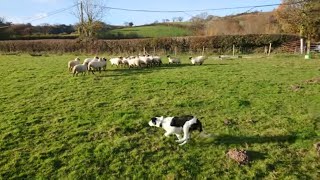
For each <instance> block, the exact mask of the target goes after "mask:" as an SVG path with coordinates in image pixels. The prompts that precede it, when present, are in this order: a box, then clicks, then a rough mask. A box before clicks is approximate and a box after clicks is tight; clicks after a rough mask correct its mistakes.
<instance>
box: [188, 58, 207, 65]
mask: <svg viewBox="0 0 320 180" xmlns="http://www.w3.org/2000/svg"><path fill="white" fill-rule="evenodd" d="M189 59H190V61H191V64H193V65H196V64H200V65H202V64H203V62H204V60H206V57H205V56H197V57H195V58H193V57H191V56H190V57H189Z"/></svg>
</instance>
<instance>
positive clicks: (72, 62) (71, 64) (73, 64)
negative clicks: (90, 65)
mask: <svg viewBox="0 0 320 180" xmlns="http://www.w3.org/2000/svg"><path fill="white" fill-rule="evenodd" d="M77 64H80V58H79V57H77V58H75V59H74V60H71V61H69V62H68V70H69V71H71V70H72V68H73V67H74V66H75V65H77Z"/></svg>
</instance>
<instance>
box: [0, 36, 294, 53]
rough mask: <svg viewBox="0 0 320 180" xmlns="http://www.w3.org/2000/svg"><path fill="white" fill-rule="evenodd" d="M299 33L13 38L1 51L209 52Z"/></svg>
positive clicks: (250, 46) (256, 45) (263, 43)
mask: <svg viewBox="0 0 320 180" xmlns="http://www.w3.org/2000/svg"><path fill="white" fill-rule="evenodd" d="M298 39H299V37H298V36H293V35H283V34H273V35H232V36H230V35H228V36H227V35H226V36H210V37H205V36H201V37H176V38H149V39H124V40H95V41H86V42H85V41H80V40H56V39H51V40H29V41H23V40H12V41H0V51H2V52H29V53H30V52H50V53H70V52H78V53H92V54H97V53H108V54H119V53H131V54H132V53H138V52H142V51H143V50H144V49H145V50H146V51H147V52H149V53H152V52H153V51H154V50H156V51H157V52H165V53H170V52H174V51H177V52H182V53H185V52H201V51H202V49H203V48H205V49H206V52H213V53H224V52H227V51H230V50H231V49H232V46H233V45H235V46H236V47H237V49H238V50H239V49H240V50H241V51H242V52H248V51H252V50H255V49H263V47H265V46H267V45H269V43H272V47H273V48H277V47H279V46H281V44H283V43H286V42H290V41H296V40H298Z"/></svg>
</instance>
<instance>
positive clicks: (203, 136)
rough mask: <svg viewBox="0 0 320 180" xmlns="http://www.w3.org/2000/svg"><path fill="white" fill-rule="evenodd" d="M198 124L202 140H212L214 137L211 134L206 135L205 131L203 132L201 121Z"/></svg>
mask: <svg viewBox="0 0 320 180" xmlns="http://www.w3.org/2000/svg"><path fill="white" fill-rule="evenodd" d="M197 124H198V130H199V132H200V137H202V138H210V137H212V135H211V134H210V133H206V132H205V131H203V128H202V124H201V122H200V121H199V119H197Z"/></svg>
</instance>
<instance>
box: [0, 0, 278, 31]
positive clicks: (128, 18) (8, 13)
mask: <svg viewBox="0 0 320 180" xmlns="http://www.w3.org/2000/svg"><path fill="white" fill-rule="evenodd" d="M96 1H97V0H96ZM98 1H101V3H102V4H103V5H104V6H106V7H113V8H123V9H142V10H152V11H153V10H156V11H189V10H204V9H219V8H233V7H247V6H259V5H268V4H278V3H280V2H281V0H156V1H152V0H98ZM0 2H1V6H0V17H4V18H5V20H6V21H8V22H13V23H31V24H32V25H39V24H43V23H48V24H75V23H77V22H78V19H77V18H76V17H75V16H74V15H73V14H72V12H73V11H74V9H75V7H74V8H70V7H71V6H73V5H74V4H75V0H0ZM68 8H70V9H68ZM274 8H276V6H272V7H257V8H253V9H251V8H240V9H224V10H205V11H196V12H187V13H182V12H179V13H168V12H167V13H150V12H149V13H147V12H132V11H120V10H113V9H105V11H104V16H103V18H102V19H101V21H103V22H106V23H107V24H112V25H123V24H124V23H125V22H133V24H134V25H143V24H149V23H153V22H155V21H159V22H161V21H162V20H163V19H169V20H170V21H171V20H172V18H173V17H183V20H184V21H185V20H188V19H190V18H191V17H193V16H195V15H197V14H200V13H204V12H206V13H208V14H209V15H215V16H225V15H232V14H238V13H243V12H250V11H271V10H273V9H274ZM63 9H67V10H65V11H62V10H63ZM58 10H59V12H58ZM60 10H61V11H62V12H60ZM56 12H58V13H56Z"/></svg>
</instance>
